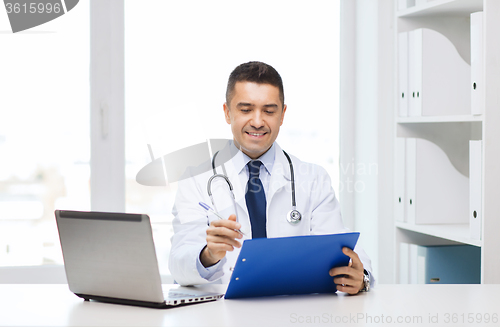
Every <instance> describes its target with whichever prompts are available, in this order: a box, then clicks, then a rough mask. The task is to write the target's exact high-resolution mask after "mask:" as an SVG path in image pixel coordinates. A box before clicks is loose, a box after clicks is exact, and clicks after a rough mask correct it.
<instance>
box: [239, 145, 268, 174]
mask: <svg viewBox="0 0 500 327" xmlns="http://www.w3.org/2000/svg"><path fill="white" fill-rule="evenodd" d="M234 151H238V153H237V154H236V155H234V156H233V162H234V168H235V170H236V171H237V172H238V174H241V172H242V171H243V169H246V168H245V166H246V165H247V164H248V162H250V161H251V160H252V158H250V157H249V156H247V155H246V154H245V153H243V151H240V150H239V149H238V148H236V145H235V144H234V142H231V153H233V152H234ZM275 153H276V147H275V143H273V145H271V147H270V148H269V150H267V151H266V152H265V153H264V154H263V155H261V156H260V157H259V158H257V160H260V161H261V162H262V164H263V165H264V168H265V169H266V170H267V173H268V174H269V175H272V171H273V166H274V160H275ZM245 175H247V176H248V174H245Z"/></svg>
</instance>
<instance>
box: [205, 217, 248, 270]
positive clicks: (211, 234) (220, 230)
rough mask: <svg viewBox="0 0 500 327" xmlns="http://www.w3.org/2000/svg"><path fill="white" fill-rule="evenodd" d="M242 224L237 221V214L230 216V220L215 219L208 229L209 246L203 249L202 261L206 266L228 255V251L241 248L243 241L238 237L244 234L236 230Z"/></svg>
mask: <svg viewBox="0 0 500 327" xmlns="http://www.w3.org/2000/svg"><path fill="white" fill-rule="evenodd" d="M240 228H241V224H240V223H238V222H236V215H231V216H229V219H228V220H222V219H221V220H214V221H212V222H211V223H210V227H208V229H207V246H205V248H204V249H203V251H201V254H200V261H201V263H202V264H203V266H204V267H210V266H213V265H215V264H216V263H217V262H219V261H220V260H221V259H222V258H224V257H225V256H226V252H227V251H233V250H234V248H235V247H237V248H240V247H241V243H240V242H239V241H237V240H236V238H242V237H243V236H242V235H241V234H240V233H238V232H237V231H235V229H240Z"/></svg>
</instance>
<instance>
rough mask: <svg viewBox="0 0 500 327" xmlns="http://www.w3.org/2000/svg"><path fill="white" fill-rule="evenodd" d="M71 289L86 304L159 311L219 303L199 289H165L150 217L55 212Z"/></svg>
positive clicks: (216, 296) (122, 214)
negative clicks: (174, 307) (206, 303)
mask: <svg viewBox="0 0 500 327" xmlns="http://www.w3.org/2000/svg"><path fill="white" fill-rule="evenodd" d="M55 215H56V221H57V228H58V230H59V239H60V241H61V248H62V252H63V258H64V267H65V270H66V277H67V280H68V284H69V289H70V290H71V291H72V292H73V293H75V294H76V295H77V296H79V297H81V298H83V299H85V300H87V301H88V300H96V301H101V302H111V303H119V304H130V305H139V306H147V307H155V308H165V307H171V306H178V305H185V304H191V303H197V302H206V301H214V300H217V299H220V298H221V297H222V296H223V295H224V294H219V293H207V292H205V291H201V290H199V289H197V288H196V287H179V286H175V287H174V288H172V289H162V285H161V279H160V272H159V269H158V261H157V259H156V251H155V247H154V242H153V233H152V230H151V223H150V221H149V217H148V216H147V215H140V214H124V213H105V212H82V211H62V210H56V211H55Z"/></svg>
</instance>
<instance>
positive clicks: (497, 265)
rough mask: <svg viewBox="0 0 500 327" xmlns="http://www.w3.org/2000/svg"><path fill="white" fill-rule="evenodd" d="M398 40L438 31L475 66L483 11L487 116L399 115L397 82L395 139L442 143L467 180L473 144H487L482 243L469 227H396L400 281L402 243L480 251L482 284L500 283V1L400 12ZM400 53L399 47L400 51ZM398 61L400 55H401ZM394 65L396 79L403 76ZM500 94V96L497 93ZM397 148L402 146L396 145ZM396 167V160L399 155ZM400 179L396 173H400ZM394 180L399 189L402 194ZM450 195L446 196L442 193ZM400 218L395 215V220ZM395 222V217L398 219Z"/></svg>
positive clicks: (444, 3)
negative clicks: (473, 28)
mask: <svg viewBox="0 0 500 327" xmlns="http://www.w3.org/2000/svg"><path fill="white" fill-rule="evenodd" d="M395 5H396V15H395V17H394V18H395V25H394V26H395V27H396V28H395V35H394V40H395V43H396V45H397V44H398V40H399V38H398V34H399V33H400V32H408V31H412V30H415V29H418V28H429V29H433V30H435V31H437V32H439V33H441V34H443V35H444V36H446V37H447V38H448V40H450V41H451V42H452V43H453V45H454V46H455V48H456V49H457V51H458V53H459V55H460V56H461V57H462V59H463V60H464V61H465V62H467V63H468V64H469V65H470V49H471V47H470V14H471V13H474V12H477V11H483V63H484V66H483V67H484V85H485V92H484V104H485V105H484V112H483V114H482V115H477V116H475V115H472V114H471V115H463V114H460V115H447V116H413V117H401V116H399V110H398V105H397V104H398V103H399V96H400V93H399V91H398V88H399V83H398V82H396V83H395V88H396V90H395V96H396V101H395V103H396V108H395V120H394V121H395V124H394V140H395V142H396V140H397V138H401V137H402V138H423V139H426V140H429V141H431V142H433V143H435V144H437V145H438V146H439V147H440V148H441V149H442V150H443V151H444V152H445V153H446V155H447V156H448V158H449V160H450V161H451V163H452V164H453V166H454V167H455V168H456V169H457V170H458V171H459V172H460V173H462V174H463V175H464V176H467V177H468V169H469V167H468V165H469V163H468V159H469V158H468V156H469V155H468V153H469V152H468V151H469V140H482V141H483V150H482V238H481V239H480V240H476V239H472V238H471V237H470V235H469V224H463V223H457V224H415V223H409V222H401V221H395V222H394V230H393V232H394V236H395V237H394V239H395V258H394V260H395V271H394V273H395V276H396V278H395V280H396V282H397V283H399V281H400V276H399V273H400V256H399V255H400V254H399V249H400V244H401V243H409V244H417V245H422V246H431V245H454V244H455V245H459V244H467V245H472V246H477V247H481V283H500V256H498V251H499V250H500V235H499V233H500V171H498V168H496V167H498V165H499V164H500V145H499V143H500V99H499V98H498V96H497V95H496V94H495V93H498V90H499V89H500V40H499V38H498V36H497V33H498V31H499V30H500V1H496V0H433V1H429V2H427V3H425V4H423V5H421V6H414V7H410V8H407V9H404V10H401V11H397V1H396V3H395ZM395 48H396V51H397V49H398V46H396V47H395ZM396 58H398V56H397V55H396ZM398 67H399V66H398V63H395V65H394V69H395V76H398ZM495 90H496V91H495ZM395 148H397V146H395ZM394 158H395V159H394V160H395V162H396V160H397V159H396V155H395V156H394ZM395 174H396V172H395ZM397 178H398V177H397V176H396V175H395V183H394V189H395V190H396V189H397V185H396V180H397ZM443 196H446V194H443ZM395 216H396V215H395ZM395 220H396V218H395Z"/></svg>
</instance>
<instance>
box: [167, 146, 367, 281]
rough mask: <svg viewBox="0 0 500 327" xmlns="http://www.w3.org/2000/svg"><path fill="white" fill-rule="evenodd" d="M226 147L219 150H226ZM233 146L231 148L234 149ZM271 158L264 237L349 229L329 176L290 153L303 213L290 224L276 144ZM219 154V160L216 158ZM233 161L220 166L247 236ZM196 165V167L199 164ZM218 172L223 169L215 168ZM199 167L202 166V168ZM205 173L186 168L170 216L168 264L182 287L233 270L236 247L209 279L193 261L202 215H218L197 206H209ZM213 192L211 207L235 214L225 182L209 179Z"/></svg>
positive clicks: (286, 178)
mask: <svg viewBox="0 0 500 327" xmlns="http://www.w3.org/2000/svg"><path fill="white" fill-rule="evenodd" d="M229 149H230V147H226V148H224V149H223V150H221V153H220V154H219V156H220V157H224V155H221V154H223V151H230V150H229ZM233 149H234V147H233ZM275 151H276V152H275V161H274V165H273V168H272V172H271V178H270V181H269V188H268V191H267V194H266V200H267V209H266V217H267V237H268V238H271V237H284V236H298V235H313V234H316V235H318V234H334V233H342V232H348V231H349V230H348V229H346V228H345V226H344V224H343V222H342V217H341V215H340V205H339V202H338V201H337V198H336V197H335V194H334V192H333V189H332V187H331V182H330V177H329V176H328V174H327V172H326V171H325V170H324V169H323V168H322V167H320V166H318V165H314V164H310V163H305V162H302V161H300V160H299V159H297V158H296V157H294V156H292V155H290V157H291V159H292V162H293V167H294V173H295V192H296V195H295V198H296V203H297V210H299V212H300V213H301V214H302V221H300V222H299V223H298V224H295V225H292V224H290V223H289V222H288V221H287V219H286V216H287V213H288V212H289V211H290V210H291V202H292V201H291V194H292V193H291V184H290V180H291V177H290V176H291V175H290V168H289V163H288V160H287V159H286V157H285V155H284V154H283V151H282V150H281V148H280V147H279V146H278V144H277V143H275ZM219 156H218V158H219ZM233 160H234V158H233V159H232V160H230V161H228V162H226V163H225V164H224V168H225V170H226V173H227V176H228V177H229V179H230V181H231V182H232V184H233V187H234V196H235V199H236V210H237V217H238V222H239V223H240V224H241V225H242V228H241V230H242V231H243V232H244V233H245V234H246V235H245V236H244V238H243V240H244V239H248V238H251V227H250V219H249V216H248V211H247V207H246V203H245V193H244V192H245V186H246V183H247V176H246V174H244V173H242V174H239V175H238V173H239V171H236V169H235V167H234V163H233ZM198 168H199V167H198ZM217 169H218V173H222V169H221V167H218V168H217ZM202 170H203V169H202ZM204 170H205V171H206V172H205V173H201V174H195V173H193V171H200V170H199V169H192V170H190V171H188V174H189V176H191V177H189V178H186V179H184V180H182V181H180V182H179V185H178V190H177V196H176V200H175V205H174V209H173V214H174V216H175V218H174V220H173V227H174V232H175V234H174V236H173V237H172V249H171V252H170V259H169V268H170V272H171V273H172V276H173V278H174V280H175V281H177V282H178V283H179V284H181V285H196V284H203V283H207V282H211V281H214V280H217V279H219V278H220V280H221V281H222V283H228V282H229V280H230V277H231V271H232V268H234V265H235V262H236V259H237V257H238V254H239V249H238V248H235V250H234V251H232V252H227V255H226V257H225V258H224V259H223V260H222V261H221V263H220V264H219V266H220V269H218V271H217V273H215V274H214V275H213V276H212V277H211V278H210V280H206V279H204V278H202V277H201V276H200V274H199V272H198V269H197V260H198V257H199V254H200V251H201V250H202V249H203V248H204V246H205V245H206V229H207V218H208V220H209V221H212V220H215V219H217V218H216V217H214V216H213V215H212V214H207V212H206V211H205V210H204V209H203V208H202V207H201V206H199V205H198V202H204V203H207V204H209V205H210V206H212V203H211V200H210V198H209V196H208V192H207V181H208V179H209V178H210V177H211V176H212V175H213V172H212V169H211V164H210V163H207V167H206V169H204ZM212 193H213V194H214V198H215V205H216V207H217V209H218V212H219V213H220V214H221V215H222V216H223V217H229V215H230V214H231V213H233V212H234V206H233V203H232V201H231V200H230V192H229V189H228V187H227V183H226V182H225V181H224V180H223V179H222V178H217V179H215V180H214V182H213V183H212ZM354 250H355V252H356V253H357V254H358V255H359V257H360V259H361V262H362V263H363V266H364V268H365V269H366V270H368V271H370V272H371V271H372V269H371V261H370V258H369V257H368V256H367V255H366V253H365V252H364V251H363V250H362V249H361V248H360V247H359V246H356V247H355V249H354Z"/></svg>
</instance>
